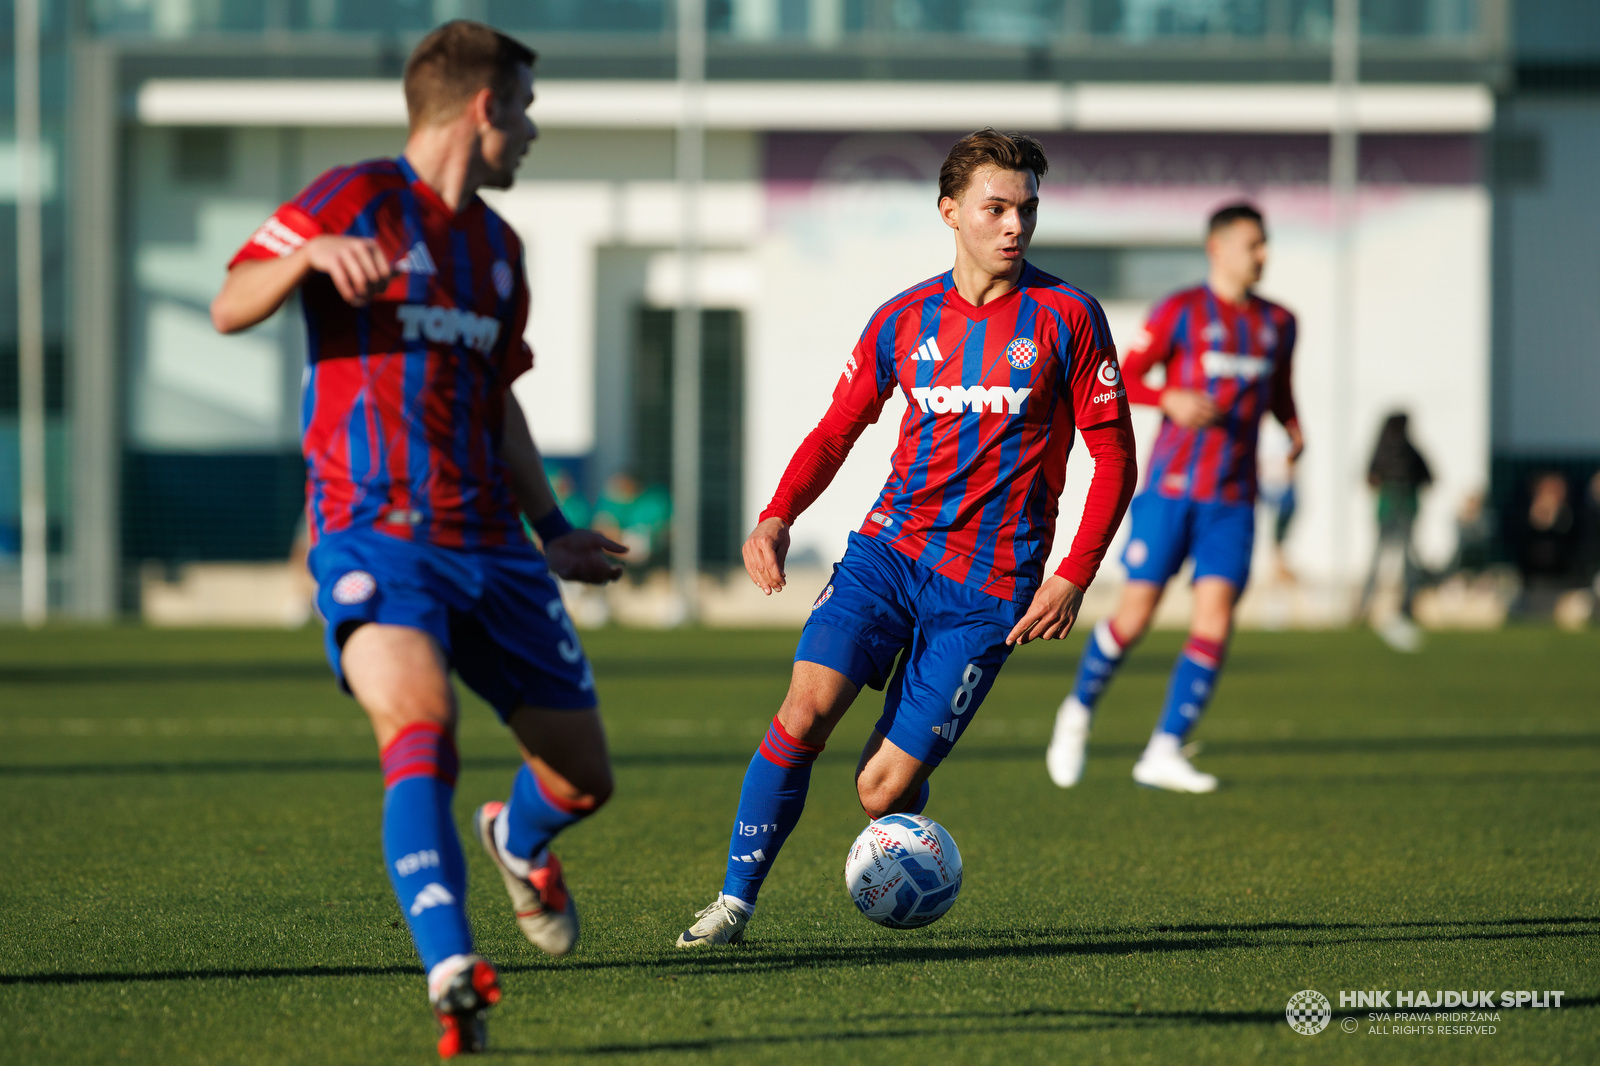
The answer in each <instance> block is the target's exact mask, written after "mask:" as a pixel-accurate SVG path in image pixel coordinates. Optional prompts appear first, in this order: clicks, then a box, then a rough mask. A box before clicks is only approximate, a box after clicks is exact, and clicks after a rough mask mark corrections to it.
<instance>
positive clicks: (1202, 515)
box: [1122, 490, 1256, 592]
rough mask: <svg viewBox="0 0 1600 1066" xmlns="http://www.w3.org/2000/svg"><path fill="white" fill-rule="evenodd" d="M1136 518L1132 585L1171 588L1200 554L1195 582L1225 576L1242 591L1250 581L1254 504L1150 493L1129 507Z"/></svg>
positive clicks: (1126, 562)
mask: <svg viewBox="0 0 1600 1066" xmlns="http://www.w3.org/2000/svg"><path fill="white" fill-rule="evenodd" d="M1128 513H1129V515H1130V516H1131V517H1132V519H1133V523H1132V529H1131V530H1130V534H1129V537H1128V546H1127V547H1126V548H1124V549H1123V550H1122V565H1123V566H1125V567H1127V568H1128V580H1129V581H1149V582H1151V583H1152V584H1156V585H1165V584H1166V583H1167V582H1168V581H1169V580H1171V578H1172V575H1173V574H1176V573H1177V572H1178V568H1179V567H1181V566H1183V560H1184V559H1185V558H1186V557H1188V556H1191V555H1192V556H1194V578H1195V580H1196V581H1198V580H1200V579H1201V578H1203V577H1220V578H1222V579H1223V580H1225V581H1228V582H1230V583H1232V585H1233V587H1234V588H1236V589H1238V590H1239V591H1241V592H1243V591H1244V586H1245V583H1246V582H1247V581H1249V580H1250V553H1251V551H1252V550H1253V549H1254V548H1255V543H1256V509H1255V507H1254V506H1253V505H1251V504H1248V503H1200V502H1198V501H1195V500H1190V499H1185V498H1182V497H1180V498H1178V499H1173V498H1171V497H1169V496H1162V495H1159V494H1158V493H1155V492H1152V491H1149V490H1146V491H1144V492H1141V493H1140V494H1139V495H1137V496H1135V497H1134V498H1133V503H1132V504H1131V505H1129V507H1128Z"/></svg>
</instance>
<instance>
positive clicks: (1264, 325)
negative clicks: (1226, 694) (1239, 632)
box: [1045, 203, 1304, 792]
mask: <svg viewBox="0 0 1600 1066" xmlns="http://www.w3.org/2000/svg"><path fill="white" fill-rule="evenodd" d="M1206 256H1207V257H1208V259H1209V260H1210V272H1209V276H1208V277H1207V280H1206V283H1205V284H1204V285H1198V286H1196V287H1195V288H1192V289H1184V290H1182V291H1181V292H1177V293H1174V294H1173V295H1171V296H1169V297H1167V298H1166V299H1165V300H1164V301H1162V302H1161V304H1160V305H1159V306H1157V307H1156V309H1155V311H1154V312H1153V313H1152V314H1151V315H1150V319H1149V321H1148V323H1147V324H1146V325H1145V328H1144V331H1143V332H1142V333H1141V334H1140V335H1139V337H1138V338H1137V339H1136V340H1135V341H1134V343H1133V346H1132V348H1130V349H1129V350H1128V356H1127V364H1126V373H1127V380H1128V398H1129V399H1130V400H1132V401H1133V402H1134V403H1143V404H1150V405H1152V406H1157V407H1160V408H1161V410H1162V412H1163V413H1164V414H1165V416H1166V417H1165V418H1163V419H1162V422H1161V431H1160V433H1159V435H1158V436H1157V437H1156V443H1155V448H1154V449H1153V450H1152V452H1151V455H1150V469H1149V470H1148V472H1147V473H1146V474H1145V484H1144V489H1143V491H1142V492H1140V493H1139V495H1138V496H1136V497H1134V500H1133V506H1132V507H1131V508H1130V509H1129V515H1130V516H1131V521H1132V524H1133V528H1132V530H1131V531H1130V535H1129V539H1128V546H1127V548H1126V549H1125V550H1124V551H1123V556H1122V561H1123V564H1124V565H1125V566H1126V567H1127V568H1128V583H1127V585H1126V586H1125V587H1124V588H1123V590H1122V598H1121V601H1120V602H1119V603H1118V605H1117V609H1116V612H1115V613H1114V614H1113V615H1112V616H1111V617H1110V618H1105V619H1102V620H1101V621H1100V622H1099V623H1098V624H1097V625H1096V626H1095V627H1094V630H1093V632H1092V633H1091V634H1090V637H1089V640H1088V642H1087V643H1086V644H1085V645H1084V650H1083V657H1082V659H1081V660H1080V661H1079V663H1078V677H1077V682H1076V685H1075V686H1074V688H1073V691H1072V693H1071V695H1069V696H1068V697H1067V698H1066V700H1065V701H1064V702H1063V703H1062V704H1061V707H1060V709H1059V710H1058V711H1057V712H1056V724H1055V730H1054V732H1053V734H1052V736H1051V740H1050V746H1049V748H1048V749H1047V751H1046V754H1045V763H1046V766H1047V768H1048V769H1049V772H1050V778H1051V780H1053V781H1054V782H1055V783H1056V784H1057V785H1060V786H1061V787H1062V788H1070V787H1072V786H1073V785H1075V784H1077V783H1078V779H1079V778H1080V777H1081V776H1082V774H1083V761H1084V747H1085V745H1086V743H1087V742H1088V738H1089V727H1090V723H1091V721H1092V718H1093V715H1094V708H1095V704H1096V703H1097V702H1098V701H1099V699H1100V697H1101V696H1102V695H1103V694H1104V693H1105V689H1106V686H1107V685H1109V684H1110V683H1111V679H1112V678H1113V677H1114V676H1116V672H1117V667H1118V666H1119V665H1121V663H1122V662H1123V660H1124V659H1125V658H1126V656H1127V652H1128V649H1130V648H1131V647H1132V646H1133V644H1134V643H1135V642H1136V641H1137V640H1138V639H1139V638H1140V637H1142V636H1143V635H1144V632H1145V630H1146V629H1147V628H1149V625H1150V618H1151V616H1152V615H1154V614H1155V610H1156V605H1157V604H1159V603H1160V602H1161V594H1162V592H1163V591H1165V589H1166V586H1167V582H1168V581H1169V580H1171V578H1172V576H1173V575H1174V574H1176V573H1177V572H1178V568H1179V567H1181V566H1182V565H1183V561H1184V559H1185V558H1193V559H1194V616H1193V620H1192V621H1191V623H1190V627H1189V640H1188V643H1186V644H1185V645H1184V647H1183V651H1182V653H1181V654H1180V655H1179V656H1178V661H1177V663H1176V665H1174V667H1173V670H1172V680H1171V682H1170V683H1169V685H1168V688H1167V698H1166V704H1165V706H1163V707H1162V709H1161V717H1160V719H1159V721H1158V722H1157V724H1156V729H1155V732H1154V733H1152V734H1151V736H1150V742H1149V744H1148V745H1146V747H1145V750H1144V754H1143V755H1142V756H1141V757H1140V758H1139V761H1138V763H1137V764H1135V766H1134V768H1133V779H1134V780H1135V781H1137V782H1138V783H1139V784H1141V785H1145V786H1148V787H1150V788H1163V789H1168V790H1170V791H1173V792H1211V791H1213V790H1214V789H1215V788H1216V787H1217V779H1216V778H1215V777H1213V776H1212V775H1211V774H1207V773H1202V772H1201V771H1199V770H1197V769H1195V767H1194V766H1193V765H1192V764H1191V763H1190V762H1189V760H1188V758H1187V757H1186V756H1185V755H1184V752H1183V746H1184V739H1185V738H1186V737H1187V736H1188V735H1189V732H1190V730H1192V729H1193V728H1194V725H1195V723H1196V722H1198V721H1199V720H1200V716H1201V715H1202V714H1203V713H1204V712H1205V708H1206V704H1207V703H1208V702H1209V701H1210V699H1211V694H1212V693H1213V692H1214V691H1215V689H1216V684H1217V674H1218V672H1219V671H1220V670H1221V669H1222V662H1223V659H1224V657H1225V655H1226V652H1227V646H1228V637H1229V635H1230V634H1231V633H1232V632H1233V608H1234V604H1235V603H1236V602H1237V601H1238V599H1239V593H1241V592H1242V591H1244V586H1245V582H1246V581H1247V580H1248V578H1249V576H1250V553H1251V549H1252V547H1253V546H1254V544H1255V528H1256V525H1255V523H1256V519H1255V503H1256V435H1257V432H1258V430H1259V428H1260V426H1261V419H1262V416H1264V415H1265V414H1266V413H1267V412H1269V411H1270V412H1272V414H1273V416H1274V417H1276V418H1277V419H1278V421H1279V422H1281V423H1282V424H1283V428H1284V429H1285V430H1286V431H1287V432H1288V435H1289V441H1290V453H1289V461H1290V462H1291V463H1292V462H1293V461H1294V460H1295V459H1297V458H1298V457H1299V455H1300V452H1301V450H1302V449H1303V448H1304V442H1303V441H1302V439H1301V435H1300V422H1299V420H1298V419H1297V418H1296V417H1295V407H1294V394H1293V392H1292V390H1291V388H1290V370H1291V363H1292V360H1293V356H1294V340H1295V323H1294V315H1292V314H1290V313H1289V312H1288V311H1287V310H1286V309H1284V308H1282V307H1279V306H1278V305H1277V304H1275V303H1272V302H1271V301H1269V300H1264V299H1262V298H1261V297H1260V296H1257V295H1256V294H1255V292H1254V291H1253V288H1254V286H1255V285H1256V283H1257V282H1259V281H1260V280H1261V271H1262V269H1263V268H1264V267H1265V266H1266V262H1267V231H1266V225H1265V223H1264V222H1263V221H1262V218H1261V213H1260V212H1259V211H1257V210H1256V209H1255V208H1254V207H1252V206H1251V205H1249V204H1243V203H1240V204H1232V205H1230V206H1228V207H1224V208H1222V209H1221V210H1220V211H1218V212H1216V213H1215V214H1214V215H1212V216H1211V221H1210V223H1209V226H1208V228H1207V237H1206ZM1157 366H1161V367H1164V368H1165V371H1166V380H1165V383H1164V384H1163V385H1162V386H1161V387H1160V388H1153V387H1151V386H1150V385H1147V384H1146V383H1145V380H1144V378H1145V375H1146V374H1147V373H1148V372H1149V371H1151V370H1153V369H1154V368H1156V367H1157Z"/></svg>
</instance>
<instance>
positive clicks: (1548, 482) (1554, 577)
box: [1513, 470, 1582, 618]
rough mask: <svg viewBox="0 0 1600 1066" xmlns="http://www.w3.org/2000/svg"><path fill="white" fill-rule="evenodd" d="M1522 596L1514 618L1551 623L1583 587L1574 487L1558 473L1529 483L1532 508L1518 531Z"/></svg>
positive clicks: (1538, 476) (1537, 476)
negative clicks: (1566, 598)
mask: <svg viewBox="0 0 1600 1066" xmlns="http://www.w3.org/2000/svg"><path fill="white" fill-rule="evenodd" d="M1513 541H1514V543H1515V547H1516V553H1517V569H1518V570H1520V571H1521V572H1522V595H1521V596H1519V597H1518V600H1517V604H1516V605H1515V607H1514V613H1516V614H1519V615H1523V616H1526V617H1536V618H1546V617H1549V616H1550V614H1551V613H1552V611H1553V610H1554V608H1555V603H1556V600H1557V599H1559V598H1560V596H1561V595H1562V594H1563V593H1565V592H1568V591H1570V590H1571V589H1573V588H1574V587H1576V586H1577V585H1579V584H1581V583H1582V556H1581V542H1580V530H1579V528H1578V515H1577V514H1576V512H1575V510H1574V508H1573V506H1572V487H1571V486H1570V485H1569V484H1568V482H1567V479H1566V476H1565V475H1563V474H1562V473H1560V472H1559V471H1556V470H1545V471H1542V472H1540V473H1537V474H1535V475H1534V476H1533V477H1532V478H1531V479H1530V481H1529V483H1528V506H1527V509H1526V510H1524V511H1523V512H1522V515H1521V521H1520V522H1519V523H1518V524H1517V526H1516V527H1515V528H1514V530H1513Z"/></svg>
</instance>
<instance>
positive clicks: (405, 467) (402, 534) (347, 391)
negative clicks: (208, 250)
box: [229, 158, 533, 548]
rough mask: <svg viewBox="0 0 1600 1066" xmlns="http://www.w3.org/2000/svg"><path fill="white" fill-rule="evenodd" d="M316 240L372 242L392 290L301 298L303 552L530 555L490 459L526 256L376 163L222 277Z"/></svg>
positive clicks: (493, 223)
mask: <svg viewBox="0 0 1600 1066" xmlns="http://www.w3.org/2000/svg"><path fill="white" fill-rule="evenodd" d="M322 234H342V235H345V236H353V237H369V238H371V239H373V240H375V241H377V242H378V246H379V247H380V248H381V249H382V250H383V254H384V255H385V256H386V257H387V258H388V260H389V262H390V263H392V264H393V266H394V270H395V275H394V277H393V278H392V279H391V281H390V282H389V284H388V286H387V287H386V288H385V289H384V290H383V291H382V292H381V293H379V294H377V295H376V296H374V297H373V298H372V300H371V301H370V302H369V303H368V304H367V305H366V306H364V307H352V306H351V305H350V304H348V303H346V302H345V301H344V299H343V298H342V297H340V295H339V293H338V291H337V290H336V289H335V288H334V286H333V282H332V281H331V280H330V279H329V278H328V276H327V275H326V274H321V273H312V274H310V275H308V276H307V277H306V280H305V281H304V282H303V283H302V284H301V287H300V301H301V306H302V308H303V309H304V312H305V320H306V335H307V339H308V348H307V357H308V362H309V366H308V368H307V374H306V379H305V391H304V395H303V398H302V402H301V418H302V429H303V432H304V438H303V447H304V452H305V458H306V474H307V501H306V507H307V513H308V517H309V520H310V526H311V530H312V536H313V538H315V537H317V536H319V535H321V534H325V533H336V532H339V531H341V530H345V529H351V528H376V529H379V530H381V531H382V532H384V533H387V534H389V535H391V536H395V537H398V538H400V539H402V540H415V541H420V542H424V543H429V544H437V545H441V546H446V547H467V548H471V547H483V546H491V545H499V544H513V543H526V542H527V534H526V533H525V532H524V531H523V527H522V523H521V520H520V518H519V516H518V511H517V507H516V504H515V503H514V501H513V499H512V495H511V487H510V479H509V478H508V476H507V471H506V468H505V464H504V462H503V461H502V460H501V458H500V442H501V438H502V432H503V424H504V420H505V410H506V409H505V404H506V402H507V392H508V390H509V388H510V385H511V382H512V381H514V380H515V379H516V378H517V377H518V376H520V375H521V374H522V373H523V372H524V371H526V370H528V369H529V368H530V367H531V366H532V365H533V353H532V352H531V351H530V350H529V348H528V346H527V344H526V343H525V342H524V341H523V339H522V334H523V329H524V327H525V326H526V324H527V320H528V286H527V281H526V277H525V274H524V268H523V253H522V243H521V241H519V240H518V239H517V235H516V234H515V233H514V232H513V231H512V229H511V227H510V226H508V225H507V224H506V223H505V221H504V220H503V219H501V218H500V216H498V215H496V214H495V213H494V212H493V211H491V210H490V209H489V208H488V206H487V205H485V204H484V202H483V201H482V200H480V199H478V198H477V197H474V198H473V200H472V202H471V203H469V204H467V205H466V206H465V207H464V208H463V209H462V210H461V211H460V212H459V213H458V212H454V211H451V209H450V208H449V206H448V205H446V204H445V203H444V201H443V200H441V199H440V198H439V196H438V194H437V193H435V192H434V191H433V190H432V189H431V188H429V187H428V185H426V184H425V183H424V182H423V181H422V180H421V179H419V178H418V177H417V174H416V171H414V170H412V168H411V166H410V164H409V163H407V162H406V160H405V159H404V158H401V159H377V160H372V161H369V162H366V163H358V164H356V165H355V166H349V167H338V168H335V169H333V170H330V171H328V172H327V173H326V174H324V175H322V176H321V177H320V178H318V179H317V180H316V181H314V182H312V183H311V184H310V185H309V186H308V187H307V188H306V190H305V191H304V192H302V193H301V194H300V195H299V196H297V197H295V199H294V200H292V201H290V202H289V203H287V204H284V205H283V206H282V207H280V208H279V209H278V210H277V212H276V213H274V214H273V216H272V217H271V218H269V219H268V220H267V221H266V222H265V223H264V224H263V225H262V226H261V228H260V229H258V230H257V231H256V232H255V234H254V235H253V236H252V237H251V238H250V240H249V241H248V242H247V243H246V244H245V246H244V247H243V248H242V249H240V251H239V253H238V254H237V255H236V256H235V257H234V260H233V263H230V264H229V266H230V267H231V266H233V264H234V263H238V262H240V261H242V260H246V259H265V258H272V257H275V256H286V255H290V254H292V253H293V252H294V251H295V250H296V249H298V248H299V247H300V246H301V245H303V244H305V242H306V241H308V240H310V239H311V238H313V237H316V236H320V235H322ZM511 402H515V401H514V400H513V401H511Z"/></svg>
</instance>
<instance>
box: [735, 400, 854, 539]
mask: <svg viewBox="0 0 1600 1066" xmlns="http://www.w3.org/2000/svg"><path fill="white" fill-rule="evenodd" d="M863 428H864V427H861V426H856V427H853V428H852V429H843V428H841V427H838V426H836V425H833V424H831V422H830V420H829V419H827V418H824V419H823V420H822V421H821V422H819V423H818V424H817V428H815V429H813V430H812V431H811V432H810V433H808V434H807V435H806V439H805V440H804V441H802V442H801V444H800V447H799V448H798V449H796V450H795V453H794V457H793V458H792V459H790V460H789V466H788V468H787V469H785V470H784V472H783V477H782V478H781V479H780V480H779V481H778V489H777V491H776V492H774V493H773V494H772V502H771V503H769V504H767V508H766V510H764V511H762V512H761V519H760V520H761V521H763V522H764V521H766V520H767V519H768V518H781V519H782V520H783V523H784V525H788V526H792V525H794V520H795V519H796V518H798V517H800V515H801V514H802V513H803V512H804V511H805V509H806V508H808V507H810V506H811V505H812V504H813V503H815V502H816V501H817V497H818V496H821V495H822V493H823V491H824V490H825V489H826V488H827V487H828V486H829V485H830V484H832V482H833V479H834V476H835V475H836V474H838V473H839V468H840V467H841V466H843V465H844V461H845V458H846V457H847V456H849V454H850V449H851V448H852V447H853V446H854V445H855V442H856V438H857V437H859V436H860V435H861V430H862V429H863Z"/></svg>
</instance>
